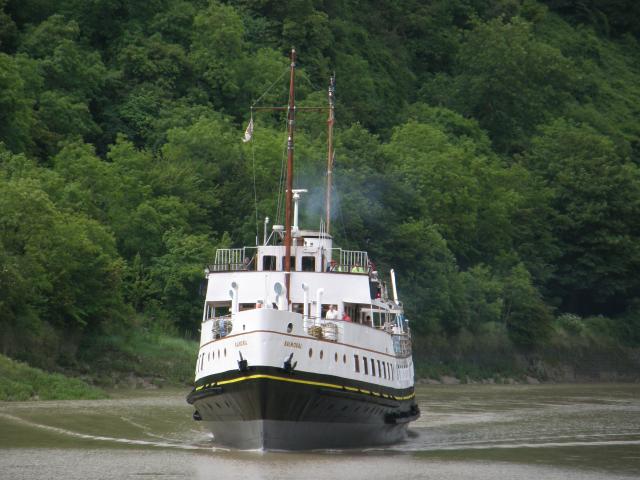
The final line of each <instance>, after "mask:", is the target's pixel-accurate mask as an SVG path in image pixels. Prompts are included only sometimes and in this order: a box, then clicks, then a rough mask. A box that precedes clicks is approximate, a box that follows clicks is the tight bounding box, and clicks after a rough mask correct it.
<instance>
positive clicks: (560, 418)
mask: <svg viewBox="0 0 640 480" xmlns="http://www.w3.org/2000/svg"><path fill="white" fill-rule="evenodd" d="M417 393H418V400H419V403H420V408H421V410H422V417H421V418H420V419H419V420H418V421H417V422H414V423H413V424H412V427H411V430H410V436H409V438H408V439H407V441H405V442H403V443H401V444H398V445H394V446H391V447H386V448H361V449H354V450H335V451H318V452H295V453H289V452H257V451H234V450H228V449H223V448H218V447H216V446H215V445H214V444H213V443H212V440H211V435H210V434H208V433H207V432H206V431H205V430H204V429H203V428H201V427H200V425H199V424H198V423H196V422H194V421H192V420H191V412H192V407H190V406H189V405H187V404H186V402H185V400H184V398H185V396H186V394H187V390H185V391H166V390H157V391H145V392H126V393H118V392H115V393H113V398H112V399H109V400H89V401H52V402H16V403H2V402H0V479H2V480H5V479H6V480H33V479H61V480H62V479H64V480H75V479H78V480H80V479H82V480H88V479H91V480H93V479H144V480H146V479H155V478H157V479H163V480H169V479H202V480H205V479H207V480H208V479H211V480H213V479H249V480H252V479H300V480H302V479H332V480H333V479H340V480H351V479H377V478H380V479H423V478H424V479H478V480H483V479H525V480H526V479H545V480H549V479H588V480H589V479H614V478H624V479H628V478H634V479H638V478H640V385H638V384H635V385H631V384H627V385H618V384H592V385H530V386H529V385H526V386H525V385H511V386H502V385H500V386H498V385H452V386H444V385H436V386H432V385H424V386H419V387H418V389H417Z"/></svg>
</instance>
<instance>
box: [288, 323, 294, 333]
mask: <svg viewBox="0 0 640 480" xmlns="http://www.w3.org/2000/svg"><path fill="white" fill-rule="evenodd" d="M292 330H293V323H290V324H288V325H287V333H291V331H292Z"/></svg>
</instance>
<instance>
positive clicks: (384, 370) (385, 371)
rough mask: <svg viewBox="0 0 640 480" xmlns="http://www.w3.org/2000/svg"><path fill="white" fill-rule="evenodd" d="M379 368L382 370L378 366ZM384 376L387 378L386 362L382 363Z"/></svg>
mask: <svg viewBox="0 0 640 480" xmlns="http://www.w3.org/2000/svg"><path fill="white" fill-rule="evenodd" d="M378 368H380V366H378ZM382 376H383V377H384V378H387V364H386V363H384V362H382Z"/></svg>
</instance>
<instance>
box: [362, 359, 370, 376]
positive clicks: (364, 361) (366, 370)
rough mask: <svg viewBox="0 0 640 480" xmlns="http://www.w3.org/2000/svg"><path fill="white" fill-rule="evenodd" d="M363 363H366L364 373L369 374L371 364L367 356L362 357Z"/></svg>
mask: <svg viewBox="0 0 640 480" xmlns="http://www.w3.org/2000/svg"><path fill="white" fill-rule="evenodd" d="M362 364H363V365H364V374H365V375H369V364H368V363H367V357H362Z"/></svg>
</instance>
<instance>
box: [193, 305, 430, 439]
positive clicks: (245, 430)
mask: <svg viewBox="0 0 640 480" xmlns="http://www.w3.org/2000/svg"><path fill="white" fill-rule="evenodd" d="M305 323H306V324H307V325H305ZM323 323H332V324H338V325H337V328H338V334H337V338H336V339H331V340H328V339H325V338H316V337H314V336H310V335H309V334H308V333H307V331H308V328H309V326H308V320H307V321H306V322H305V319H304V317H303V316H302V315H300V314H296V313H292V312H288V311H279V310H271V309H253V310H248V311H244V312H238V314H237V315H236V317H235V319H234V320H233V327H232V329H231V331H230V332H229V334H228V335H226V336H225V337H223V338H215V333H213V334H212V336H211V338H209V339H207V337H206V332H207V331H208V330H210V331H211V332H215V329H214V323H213V322H205V323H204V324H203V332H205V334H203V342H202V345H201V348H200V354H199V357H198V367H197V378H196V386H195V388H194V390H193V392H192V393H191V394H190V395H189V399H188V400H189V402H190V403H192V404H193V405H194V407H195V408H196V412H197V413H195V414H194V417H195V418H197V419H201V420H202V421H203V423H204V424H205V425H207V427H208V428H209V429H210V430H211V432H212V433H213V435H214V440H215V442H216V443H219V444H221V445H225V446H230V447H234V448H242V449H286V450H290V449H322V448H358V447H367V446H372V445H382V444H390V443H395V442H398V441H401V440H402V439H403V438H404V437H405V435H406V429H407V424H408V422H409V421H411V420H413V419H415V418H417V416H418V415H419V412H418V409H417V406H416V403H415V397H414V390H413V368H412V367H413V366H412V363H411V357H410V356H404V357H400V356H398V355H397V354H396V353H395V352H394V343H393V340H392V336H391V335H389V334H388V333H386V332H384V331H381V330H377V329H374V328H371V327H368V326H364V325H358V324H353V323H348V322H341V321H339V322H329V321H325V322H323ZM207 340H208V341H207ZM365 345H366V347H365ZM286 361H289V363H288V364H287V363H286ZM356 361H357V362H358V367H357V368H356ZM364 362H366V363H367V369H366V373H365V367H364Z"/></svg>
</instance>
